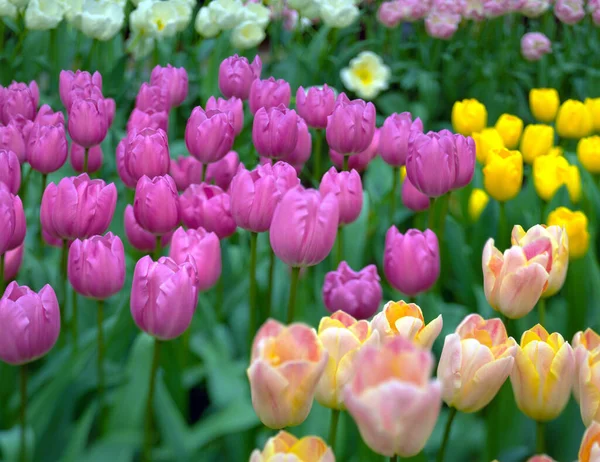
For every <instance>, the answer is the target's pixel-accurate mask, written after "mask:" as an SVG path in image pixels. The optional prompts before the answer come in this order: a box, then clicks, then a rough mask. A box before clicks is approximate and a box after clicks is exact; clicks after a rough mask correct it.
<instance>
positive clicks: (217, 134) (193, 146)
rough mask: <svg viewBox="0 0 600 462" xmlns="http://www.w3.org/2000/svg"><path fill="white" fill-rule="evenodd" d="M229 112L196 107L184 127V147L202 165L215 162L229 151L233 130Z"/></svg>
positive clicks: (231, 144)
mask: <svg viewBox="0 0 600 462" xmlns="http://www.w3.org/2000/svg"><path fill="white" fill-rule="evenodd" d="M231 122H232V119H231V116H230V113H229V112H221V111H218V110H209V111H206V112H205V111H204V109H202V108H201V107H200V106H197V107H195V108H194V110H193V111H192V115H191V116H190V118H189V119H188V121H187V125H186V127H185V145H186V146H187V149H188V151H189V152H190V154H191V155H192V156H194V157H195V158H196V159H198V160H199V161H200V162H203V163H207V164H209V163H211V162H216V161H218V160H220V159H222V158H223V157H224V156H225V154H227V153H228V152H229V151H231V148H232V146H233V140H234V136H235V135H234V129H233V125H232V123H231Z"/></svg>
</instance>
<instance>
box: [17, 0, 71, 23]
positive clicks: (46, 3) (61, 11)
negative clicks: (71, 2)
mask: <svg viewBox="0 0 600 462" xmlns="http://www.w3.org/2000/svg"><path fill="white" fill-rule="evenodd" d="M66 9H67V7H66V5H65V4H64V3H63V2H60V1H57V0H31V2H30V3H29V5H27V10H25V27H26V28H27V29H30V30H48V29H54V28H55V27H56V26H58V24H59V23H60V22H61V21H62V19H63V16H64V15H65V11H66Z"/></svg>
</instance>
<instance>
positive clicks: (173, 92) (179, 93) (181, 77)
mask: <svg viewBox="0 0 600 462" xmlns="http://www.w3.org/2000/svg"><path fill="white" fill-rule="evenodd" d="M150 85H156V86H159V87H161V88H163V89H164V90H165V92H166V94H167V99H168V102H169V107H176V106H179V105H180V104H181V103H183V102H184V101H185V98H186V97H187V94H188V75H187V71H186V70H185V69H184V68H183V67H173V66H171V65H170V64H167V66H166V67H161V66H155V67H154V69H152V74H150Z"/></svg>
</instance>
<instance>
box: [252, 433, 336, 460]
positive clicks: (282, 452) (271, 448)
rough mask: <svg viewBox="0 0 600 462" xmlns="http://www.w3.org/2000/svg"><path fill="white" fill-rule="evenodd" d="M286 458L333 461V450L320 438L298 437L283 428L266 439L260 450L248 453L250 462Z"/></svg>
mask: <svg viewBox="0 0 600 462" xmlns="http://www.w3.org/2000/svg"><path fill="white" fill-rule="evenodd" d="M288 458H289V459H290V460H297V461H299V462H304V461H306V462H335V456H334V455H333V451H332V450H331V448H330V447H328V446H327V444H326V443H325V442H324V441H323V440H322V439H321V438H318V437H316V436H305V437H304V438H301V439H298V438H296V437H295V436H294V435H292V434H290V433H288V432H285V431H283V430H282V431H280V432H279V433H277V435H275V436H274V437H272V438H269V439H268V440H267V443H266V444H265V447H264V449H263V450H262V452H261V451H260V450H258V449H255V450H254V451H253V452H252V454H251V455H250V462H270V461H275V460H284V459H288Z"/></svg>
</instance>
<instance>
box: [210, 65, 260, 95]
mask: <svg viewBox="0 0 600 462" xmlns="http://www.w3.org/2000/svg"><path fill="white" fill-rule="evenodd" d="M261 71H262V62H261V61H260V58H259V57H258V56H256V57H255V58H254V61H252V64H250V63H249V62H248V60H247V59H246V58H245V57H243V56H238V55H233V56H230V57H229V58H226V59H224V60H223V61H222V62H221V64H220V66H219V90H221V93H223V96H225V98H231V97H232V96H235V97H236V98H239V99H241V100H247V99H248V97H249V95H250V87H251V86H252V82H254V80H256V79H259V78H260V73H261Z"/></svg>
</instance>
